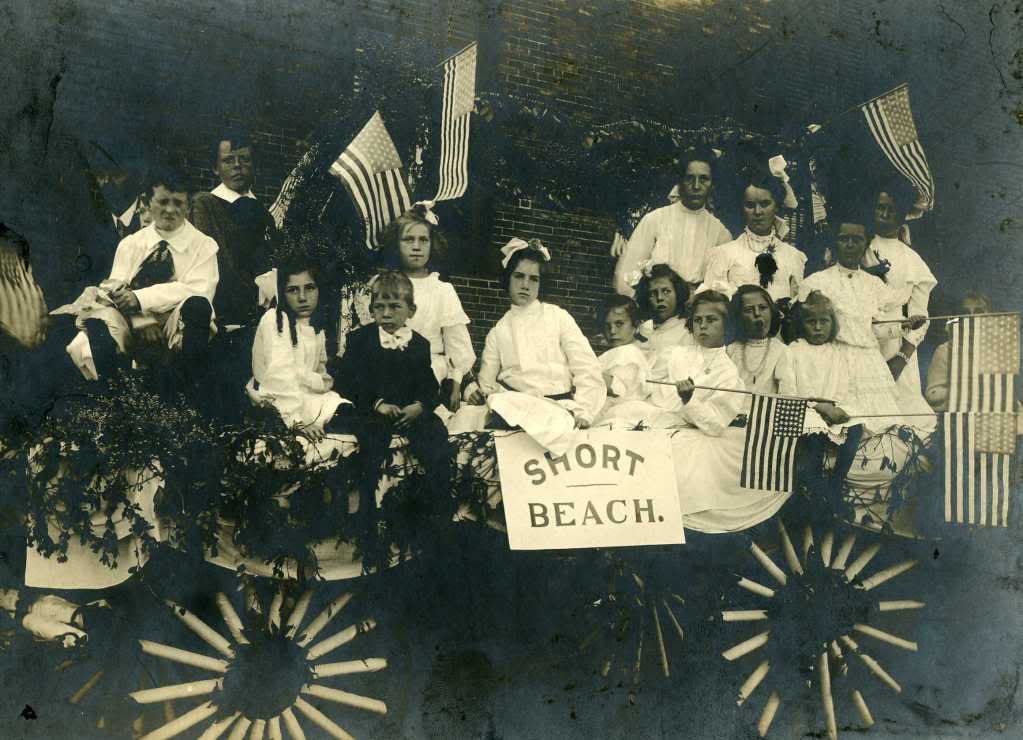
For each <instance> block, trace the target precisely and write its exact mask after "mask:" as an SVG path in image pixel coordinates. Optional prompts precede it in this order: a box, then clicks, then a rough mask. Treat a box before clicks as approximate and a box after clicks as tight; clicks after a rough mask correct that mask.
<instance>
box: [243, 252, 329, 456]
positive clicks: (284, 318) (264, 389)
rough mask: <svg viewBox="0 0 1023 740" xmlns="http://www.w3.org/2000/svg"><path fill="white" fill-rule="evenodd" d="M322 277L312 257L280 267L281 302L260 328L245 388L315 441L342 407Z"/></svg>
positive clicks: (261, 320) (249, 393)
mask: <svg viewBox="0 0 1023 740" xmlns="http://www.w3.org/2000/svg"><path fill="white" fill-rule="evenodd" d="M320 283H321V276H320V271H319V269H318V266H317V265H316V264H315V263H314V262H313V260H312V259H310V258H302V257H298V256H296V257H293V258H291V259H289V260H288V261H287V262H286V263H285V264H281V265H279V266H278V268H277V300H276V305H274V306H272V307H271V308H270V309H269V310H267V312H266V313H264V314H263V318H262V319H260V321H259V326H258V327H257V329H256V339H255V341H254V342H253V345H252V379H251V380H250V381H249V383H248V385H247V386H246V388H245V390H246V392H247V393H248V395H249V398H251V399H252V401H253V402H254V403H259V404H271V405H272V406H273V407H274V408H275V409H277V412H278V413H279V414H280V415H281V418H282V419H283V420H284V423H285V424H287V425H288V426H293V427H297V428H299V429H301V430H302V431H303V433H304V434H305V435H306V436H308V437H310V438H311V439H313V440H314V441H316V440H319V439H320V438H322V437H323V428H324V425H325V424H326V423H327V422H328V421H330V419H331V418H332V417H333V416H334V413H335V412H336V411H337V410H338V407H339V406H340V405H341V404H343V403H344V404H347V403H349V402H348V401H345V400H344V399H342V398H341V396H339V395H338V394H337V393H335V392H334V391H332V390H331V387H332V385H333V380H332V379H331V377H330V375H329V374H328V373H327V345H326V338H325V334H324V331H323V326H322V318H321V315H322V311H321V312H320V313H317V308H318V307H319V303H320Z"/></svg>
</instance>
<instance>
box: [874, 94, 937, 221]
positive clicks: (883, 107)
mask: <svg viewBox="0 0 1023 740" xmlns="http://www.w3.org/2000/svg"><path fill="white" fill-rule="evenodd" d="M861 108H862V110H863V115H864V116H865V117H866V119H867V127H868V128H869V129H870V133H871V134H873V135H874V139H875V141H877V144H878V146H880V147H881V151H883V152H884V153H885V156H886V157H888V159H889V161H891V163H892V164H893V165H895V169H897V170H898V171H899V172H901V173H902V174H903V175H904V176H905V177H906V179H908V180H909V181H910V182H911V183H913V187H915V188H916V191H917V193H918V194H919V196H920V200H919V201H918V202H917V207H918V208H920V209H921V210H923V211H929V210H931V208H933V207H934V177H933V175H931V167H930V165H928V164H927V157H926V156H924V149H923V147H922V146H921V145H920V139H919V137H918V136H917V133H916V124H914V123H913V111H912V110H910V107H909V85H906V84H903V85H899V86H898V87H897V88H895V89H894V90H892V91H891V92H888V93H885V94H884V95H882V96H881V97H879V98H874V99H873V100H871V101H870V102H867V103H864V104H863V106H861Z"/></svg>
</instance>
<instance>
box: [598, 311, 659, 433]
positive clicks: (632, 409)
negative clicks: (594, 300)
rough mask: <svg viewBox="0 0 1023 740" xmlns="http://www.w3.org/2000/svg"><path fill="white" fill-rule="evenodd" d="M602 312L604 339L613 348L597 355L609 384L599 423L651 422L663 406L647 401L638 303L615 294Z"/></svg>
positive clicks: (628, 426) (644, 359)
mask: <svg viewBox="0 0 1023 740" xmlns="http://www.w3.org/2000/svg"><path fill="white" fill-rule="evenodd" d="M601 314H602V321H601V323H603V324H604V338H605V339H606V340H607V343H608V345H609V346H610V347H611V349H609V350H607V351H606V352H604V353H603V354H602V355H600V357H598V358H597V359H598V360H599V361H600V369H601V373H602V374H603V376H604V384H605V385H606V386H607V402H606V403H605V404H604V408H603V409H602V410H601V412H600V414H599V415H598V416H597V419H596V422H597V423H598V424H603V423H612V424H613V423H615V422H619V423H621V424H622V425H623V426H625V428H632V427H636V426H639V425H640V424H643V423H646V424H649V423H650V422H652V421H653V419H654V418H655V417H656V416H657V415H658V413H659V412H660V409H658V408H657V407H656V406H654V405H653V404H651V403H649V402H648V400H647V399H648V397H649V395H650V387H649V386H648V385H647V382H646V380H647V375H648V374H649V371H650V368H649V365H648V364H647V358H646V355H645V354H644V353H643V350H642V349H641V348H640V347H641V344H640V342H641V341H642V339H643V338H642V336H641V335H639V334H638V333H637V332H638V330H639V324H640V313H639V306H637V305H636V302H635V301H634V300H632V299H631V298H629V297H627V296H623V295H613V296H611V297H610V298H608V299H607V300H606V301H605V302H604V305H603V307H602V310H601Z"/></svg>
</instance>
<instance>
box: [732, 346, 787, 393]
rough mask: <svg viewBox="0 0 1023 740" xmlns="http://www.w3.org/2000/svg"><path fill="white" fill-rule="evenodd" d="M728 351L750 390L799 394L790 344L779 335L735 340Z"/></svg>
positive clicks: (747, 388) (740, 376)
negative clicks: (788, 345) (790, 354)
mask: <svg viewBox="0 0 1023 740" xmlns="http://www.w3.org/2000/svg"><path fill="white" fill-rule="evenodd" d="M727 351H728V356H729V358H731V360H732V362H733V363H735V367H736V369H737V370H738V371H739V378H740V379H741V380H742V382H743V384H744V385H745V386H746V390H748V391H755V392H757V393H780V394H781V395H783V396H794V395H796V388H795V386H796V383H795V378H794V377H793V375H792V358H791V357H790V356H789V351H788V347H787V346H786V345H785V343H784V342H782V341H781V339H779V338H778V337H768V338H767V339H749V340H747V341H745V342H732V343H731V344H729V345H728V350H727Z"/></svg>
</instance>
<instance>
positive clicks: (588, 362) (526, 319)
mask: <svg viewBox="0 0 1023 740" xmlns="http://www.w3.org/2000/svg"><path fill="white" fill-rule="evenodd" d="M477 379H478V381H479V385H480V389H481V390H482V391H483V393H485V394H487V395H490V394H492V393H498V392H500V391H503V390H507V389H509V388H510V389H511V390H516V391H521V392H522V393H528V394H529V395H532V396H553V395H560V394H563V393H570V392H571V393H572V394H573V399H574V407H573V408H572V410H573V412H575V414H576V415H577V416H578V417H580V418H581V419H584V420H586V421H592V420H593V418H594V417H595V416H596V415H597V413H598V412H599V411H600V409H601V407H603V405H604V401H605V399H606V398H607V388H606V386H605V385H604V380H603V378H602V377H601V374H600V363H599V362H597V357H596V355H594V354H593V349H592V348H591V347H590V344H589V342H587V341H586V337H584V336H583V333H582V332H581V331H580V330H579V326H578V325H577V324H576V323H575V319H573V318H572V317H571V315H569V313H568V312H567V311H565V310H564V309H562V308H559V307H558V306H555V305H552V304H550V303H542V302H541V301H533V302H532V303H530V304H529V305H528V306H512V307H511V308H510V309H509V310H508V312H507V313H506V314H505V315H504V316H502V317H501V318H500V320H499V321H498V322H497V324H496V325H495V326H494V328H493V329H491V330H490V332H489V333H488V334H487V339H486V342H485V344H484V347H483V357H482V360H481V362H480V370H479V375H478V378H477Z"/></svg>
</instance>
